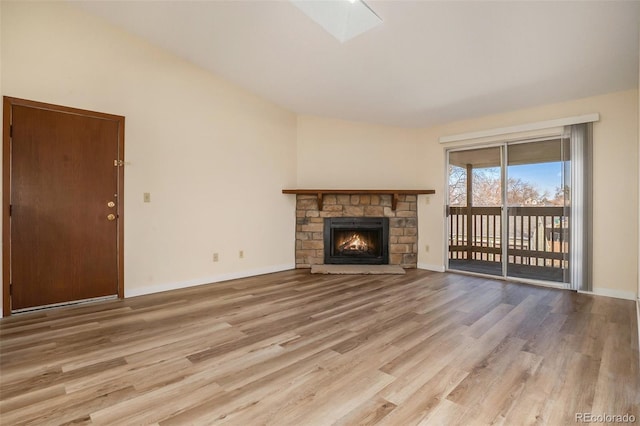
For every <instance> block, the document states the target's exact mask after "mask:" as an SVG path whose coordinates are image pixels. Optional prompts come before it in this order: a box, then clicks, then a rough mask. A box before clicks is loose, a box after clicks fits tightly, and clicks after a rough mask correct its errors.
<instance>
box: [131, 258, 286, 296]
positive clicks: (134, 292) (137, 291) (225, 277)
mask: <svg viewBox="0 0 640 426" xmlns="http://www.w3.org/2000/svg"><path fill="white" fill-rule="evenodd" d="M295 267H296V265H295V264H294V263H287V264H284V265H273V266H266V267H264V268H257V269H250V270H247V271H238V272H230V273H227V274H220V275H214V276H211V277H204V278H197V279H195V280H189V281H180V282H173V283H165V284H156V285H151V286H147V287H142V288H134V289H130V290H128V289H127V288H126V284H125V289H124V297H125V298H128V297H135V296H143V295H145V294H153V293H160V292H163V291H169V290H178V289H181V288H187V287H194V286H198V285H203V284H211V283H217V282H221V281H229V280H235V279H238V278H247V277H255V276H256V275H264V274H271V273H274V272H281V271H288V270H291V269H295Z"/></svg>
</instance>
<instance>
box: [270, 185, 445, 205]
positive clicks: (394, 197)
mask: <svg viewBox="0 0 640 426" xmlns="http://www.w3.org/2000/svg"><path fill="white" fill-rule="evenodd" d="M282 193H283V194H296V195H315V196H316V197H318V210H322V199H323V198H324V194H350V195H363V194H379V195H391V209H392V210H395V209H396V207H397V205H398V196H399V195H419V194H435V193H436V191H435V190H434V189H283V190H282Z"/></svg>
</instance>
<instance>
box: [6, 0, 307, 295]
mask: <svg viewBox="0 0 640 426" xmlns="http://www.w3.org/2000/svg"><path fill="white" fill-rule="evenodd" d="M1 84H2V94H3V95H7V96H14V97H19V98H26V99H31V100H37V101H41V102H48V103H54V104H60V105H66V106H73V107H76V108H83V109H89V110H95V111H101V112H107V113H112V114H119V115H124V116H125V117H126V126H125V127H126V135H125V157H126V161H128V162H130V164H129V165H127V166H126V168H125V219H124V224H125V246H124V250H125V294H126V295H135V294H142V293H146V292H150V291H158V290H162V289H167V288H174V287H180V286H184V285H191V284H197V283H203V282H211V281H216V280H219V279H223V278H230V277H235V276H242V275H251V274H255V273H260V272H270V271H273V270H280V269H286V268H291V267H293V256H294V239H293V235H294V214H295V213H294V212H295V201H294V197H292V196H285V195H283V194H282V193H281V190H282V188H284V187H291V186H295V184H296V168H295V167H296V166H295V165H296V117H295V115H294V114H292V113H290V112H288V111H285V110H283V109H281V108H279V107H277V106H275V105H273V104H270V103H268V102H266V101H264V100H262V99H260V98H258V97H256V96H254V95H252V94H250V93H247V92H246V91H244V90H242V89H240V88H238V87H235V86H232V85H230V84H229V83H227V82H225V81H222V80H220V79H218V78H216V77H215V76H213V75H212V74H210V73H208V72H205V71H204V70H202V69H199V68H197V67H195V66H193V65H191V64H190V63H188V62H186V61H183V60H181V59H179V58H177V57H175V56H172V55H170V54H168V53H166V52H164V51H163V50H161V49H158V48H155V47H153V46H151V45H149V44H147V43H146V42H144V41H142V40H141V39H139V38H136V37H133V36H131V35H128V34H126V33H125V32H123V31H121V30H119V29H117V28H115V27H112V26H110V25H107V24H105V23H103V22H102V21H100V20H98V19H97V18H93V17H91V16H89V15H87V14H85V13H83V12H81V11H78V10H76V9H75V8H73V7H71V6H68V5H67V4H66V3H31V2H2V82H1ZM143 192H150V193H151V203H150V204H144V203H143V202H142V200H143V199H142V195H143ZM240 249H242V250H244V252H245V258H244V259H242V260H240V259H239V256H238V251H239V250H240ZM214 252H218V253H219V255H220V262H218V263H213V261H212V255H213V253H214Z"/></svg>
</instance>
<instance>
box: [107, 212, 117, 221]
mask: <svg viewBox="0 0 640 426" xmlns="http://www.w3.org/2000/svg"><path fill="white" fill-rule="evenodd" d="M107 220H116V215H115V214H113V213H109V214H108V215H107Z"/></svg>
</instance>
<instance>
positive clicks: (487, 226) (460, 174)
mask: <svg viewBox="0 0 640 426" xmlns="http://www.w3.org/2000/svg"><path fill="white" fill-rule="evenodd" d="M503 151H504V147H502V146H496V147H489V148H479V149H470V150H464V151H451V152H449V168H448V170H449V206H448V221H447V222H448V227H449V268H450V269H457V270H460V271H467V272H476V273H482V274H488V275H500V276H501V275H503V273H504V271H503V265H502V260H503V259H504V257H503V249H502V230H503V226H502V223H503V218H502V207H503V196H504V189H503V188H504V186H503V174H504V173H503V169H504V168H503V166H502V164H503V163H502V161H503V156H504V154H503Z"/></svg>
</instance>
